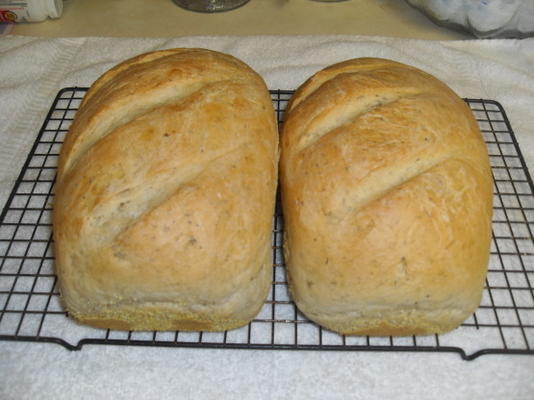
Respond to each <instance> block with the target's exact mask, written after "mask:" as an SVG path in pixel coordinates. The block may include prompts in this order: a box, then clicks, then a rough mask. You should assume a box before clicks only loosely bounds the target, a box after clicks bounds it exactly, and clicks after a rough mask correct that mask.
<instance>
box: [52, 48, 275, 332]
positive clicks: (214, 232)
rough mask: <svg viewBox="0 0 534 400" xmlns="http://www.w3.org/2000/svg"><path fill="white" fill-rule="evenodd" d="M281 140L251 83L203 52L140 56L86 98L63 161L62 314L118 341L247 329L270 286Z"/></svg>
mask: <svg viewBox="0 0 534 400" xmlns="http://www.w3.org/2000/svg"><path fill="white" fill-rule="evenodd" d="M277 163H278V134H277V125H276V119H275V114H274V110H273V106H272V101H271V98H270V95H269V92H268V90H267V87H266V86H265V83H264V82H263V80H262V79H261V77H260V76H259V75H258V74H257V73H255V72H254V71H253V70H252V69H251V68H249V67H248V66H246V65H245V64H244V63H243V62H241V61H239V60H237V59H235V58H233V57H231V56H229V55H225V54H221V53H217V52H213V51H208V50H203V49H173V50H166V51H157V52H152V53H148V54H144V55H140V56H138V57H135V58H133V59H130V60H128V61H125V62H123V63H121V64H120V65H118V66H116V67H114V68H113V69H111V70H110V71H108V72H106V73H105V74H104V75H103V76H102V77H100V78H99V79H98V80H97V81H96V82H95V83H94V84H93V85H92V87H91V88H90V90H89V91H88V92H87V94H86V96H85V98H84V100H83V102H82V104H81V106H80V108H79V111H78V113H77V114H76V117H75V119H74V121H73V123H72V126H71V128H70V131H69V133H68V135H67V137H66V139H65V142H64V145H63V147H62V149H61V153H60V159H59V167H58V173H57V187H56V197H55V205H54V217H53V230H54V246H55V258H56V272H57V275H58V279H59V286H60V293H61V297H62V301H63V303H64V306H65V308H66V310H67V311H68V313H69V314H70V315H71V316H72V317H74V318H75V319H76V320H78V321H80V322H82V323H87V324H90V325H93V326H96V327H102V328H111V329H121V330H206V331H220V330H226V329H232V328H236V327H239V326H242V325H245V324H247V323H248V322H249V321H250V320H251V319H252V318H253V317H254V316H255V315H256V313H257V312H258V311H259V309H260V308H261V307H262V305H263V303H264V301H265V299H266V297H267V293H268V289H269V287H270V284H271V282H272V246H271V235H272V218H273V211H274V202H275V192H276V185H277Z"/></svg>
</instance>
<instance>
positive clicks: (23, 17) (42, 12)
mask: <svg viewBox="0 0 534 400" xmlns="http://www.w3.org/2000/svg"><path fill="white" fill-rule="evenodd" d="M62 12H63V0H0V22H40V21H44V20H45V19H47V18H59V17H60V16H61V13H62Z"/></svg>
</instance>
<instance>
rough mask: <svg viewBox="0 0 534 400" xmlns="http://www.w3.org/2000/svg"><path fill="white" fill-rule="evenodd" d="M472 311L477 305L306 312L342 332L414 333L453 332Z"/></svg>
mask: <svg viewBox="0 0 534 400" xmlns="http://www.w3.org/2000/svg"><path fill="white" fill-rule="evenodd" d="M473 312H474V309H473V310H464V309H436V310H422V309H391V310H380V311H377V312H366V313H345V314H344V313H336V314H333V315H325V314H320V313H311V314H310V313H308V314H307V316H308V318H310V319H311V320H312V321H314V322H316V323H317V324H319V325H321V326H323V327H324V328H327V329H328V330H331V331H334V332H337V333H341V334H343V335H358V336H412V335H433V334H441V333H446V332H450V331H452V330H453V329H455V328H457V327H458V326H459V325H460V324H461V323H462V322H463V321H465V320H466V319H467V318H468V317H469V316H470V315H471V314H472V313H473ZM355 314H356V315H355Z"/></svg>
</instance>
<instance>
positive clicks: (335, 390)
mask: <svg viewBox="0 0 534 400" xmlns="http://www.w3.org/2000/svg"><path fill="white" fill-rule="evenodd" d="M171 47H204V48H209V49H213V50H219V51H223V52H226V53H230V54H232V55H234V56H236V57H238V58H240V59H242V60H243V61H245V62H247V63H248V64H249V65H250V66H251V67H252V68H254V69H255V70H256V71H258V72H259V73H260V74H261V75H262V76H263V77H264V79H265V80H266V82H267V85H268V86H269V87H270V88H272V89H294V88H296V87H297V86H298V85H299V84H300V83H302V82H303V81H304V80H305V79H307V77H309V76H310V75H311V74H313V73H314V72H316V71H317V70H319V69H321V68H323V67H325V66H327V65H329V64H332V63H334V62H338V61H342V60H345V59H349V58H354V57H385V58H391V59H394V60H397V61H401V62H404V63H408V64H411V65H414V66H417V67H419V68H421V69H423V70H425V71H427V72H429V73H431V74H433V75H435V76H436V77H438V78H439V79H441V80H443V81H444V82H446V83H447V84H448V85H449V86H451V88H453V89H454V90H455V91H456V92H457V93H458V94H459V95H460V96H462V97H470V98H485V99H493V100H496V101H499V102H500V103H501V104H502V105H503V107H504V109H505V110H506V112H507V115H508V117H509V118H510V122H511V125H512V127H513V129H514V131H515V134H516V136H517V138H518V140H519V144H520V146H521V149H522V150H523V153H524V155H525V156H526V160H527V163H528V165H529V169H530V171H531V174H532V172H533V171H534V113H532V108H533V106H534V67H533V65H534V39H525V40H486V41H483V40H473V41H450V42H433V41H421V40H404V39H393V38H380V37H354V36H320V37H319V36H315V37H314V36H297V37H280V36H278V37H272V36H258V37H183V38H161V39H146V38H144V39H142V38H137V39H136V38H128V39H118V38H72V39H43V38H28V37H18V36H5V37H3V38H2V39H0V110H1V113H2V124H0V204H1V205H2V206H3V205H4V203H5V199H6V198H7V195H8V194H9V191H10V190H11V188H12V186H13V183H14V181H15V179H16V177H17V175H18V173H19V171H20V169H21V167H22V165H23V163H24V160H25V158H26V155H27V153H28V151H29V149H30V148H31V146H32V144H33V141H34V140H35V137H36V136H37V133H38V131H39V128H40V126H41V124H42V122H43V120H44V119H45V116H46V113H47V111H48V109H49V107H50V105H51V104H52V101H53V99H54V96H55V95H56V93H57V92H58V91H59V90H60V89H61V88H63V87H69V86H89V85H90V84H91V83H92V82H93V81H94V80H95V79H96V78H97V77H98V76H99V75H100V74H101V73H103V72H104V71H105V70H107V69H108V68H110V67H111V66H113V65H115V64H116V63H118V62H120V61H122V60H124V59H126V58H128V57H131V56H134V55H136V54H139V53H142V52H146V51H151V50H157V49H164V48H171ZM71 328H72V326H71V325H66V326H65V330H66V332H65V334H66V335H74V336H75V335H76V332H75V331H72V329H71ZM530 333H532V332H530ZM74 336H73V337H74ZM533 375H534V357H518V356H515V357H514V356H483V357H482V358H481V359H478V360H476V361H474V362H472V363H466V362H465V361H461V360H460V358H459V357H458V356H457V355H455V354H454V355H447V354H438V355H429V354H424V353H417V354H412V353H402V354H398V353H394V354H383V353H373V354H369V353H351V352H348V353H347V352H340V353H322V352H311V353H308V352H278V351H277V352H265V351H264V352H261V351H231V350H225V351H211V350H209V351H206V350H186V349H146V348H140V349H139V348H135V349H134V348H129V347H121V348H115V347H111V348H110V347H107V346H96V347H91V346H88V347H87V348H84V349H83V350H82V351H81V352H78V353H68V352H67V351H66V350H64V349H63V348H61V347H59V346H57V345H51V344H48V345H38V344H35V343H15V344H12V343H7V342H0V398H1V399H4V398H5V399H11V398H13V399H15V398H16V399H22V398H28V399H29V398H56V399H71V398H114V399H122V398H133V397H134V396H135V395H137V396H138V398H159V399H167V398H169V399H171V398H217V397H219V398H220V397H225V398H242V399H245V398H255V399H259V398H262V399H263V398H265V399H271V398H272V399H275V398H279V397H284V398H295V399H296V398H299V399H300V398H324V399H345V398H356V399H359V398H362V399H364V398H365V399H370V398H378V397H380V398H391V397H393V396H395V398H396V399H413V398H439V399H456V398H462V397H463V398H472V399H476V398H485V399H498V398H510V399H529V398H530V397H529V396H530V395H531V394H532V393H534V379H531V378H532V376H533ZM121 382H124V383H123V384H122V383H121ZM103 385H108V386H107V387H106V386H103ZM373 394H374V395H375V396H373ZM195 395H196V396H195Z"/></svg>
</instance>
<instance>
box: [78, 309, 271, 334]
mask: <svg viewBox="0 0 534 400" xmlns="http://www.w3.org/2000/svg"><path fill="white" fill-rule="evenodd" d="M262 305H263V302H262V303H261V304H259V306H258V307H257V310H256V311H255V312H254V313H251V314H250V315H248V316H245V317H241V318H231V317H223V316H216V315H208V313H191V312H181V311H177V310H176V309H172V308H170V307H165V306H162V307H161V308H158V307H157V305H154V304H151V305H150V307H149V308H143V307H142V306H136V307H128V308H122V309H117V310H113V311H105V312H101V313H97V314H90V315H88V314H79V313H75V312H70V313H69V315H70V316H71V317H72V318H73V319H74V320H76V321H77V322H79V323H82V324H85V325H90V326H92V327H95V328H103V329H112V330H122V331H178V330H179V331H210V332H217V331H225V330H230V329H236V328H240V327H242V326H244V325H246V324H248V323H249V322H250V321H251V320H252V319H253V318H254V316H255V315H256V314H257V313H258V312H259V309H260V308H261V306H262Z"/></svg>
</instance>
